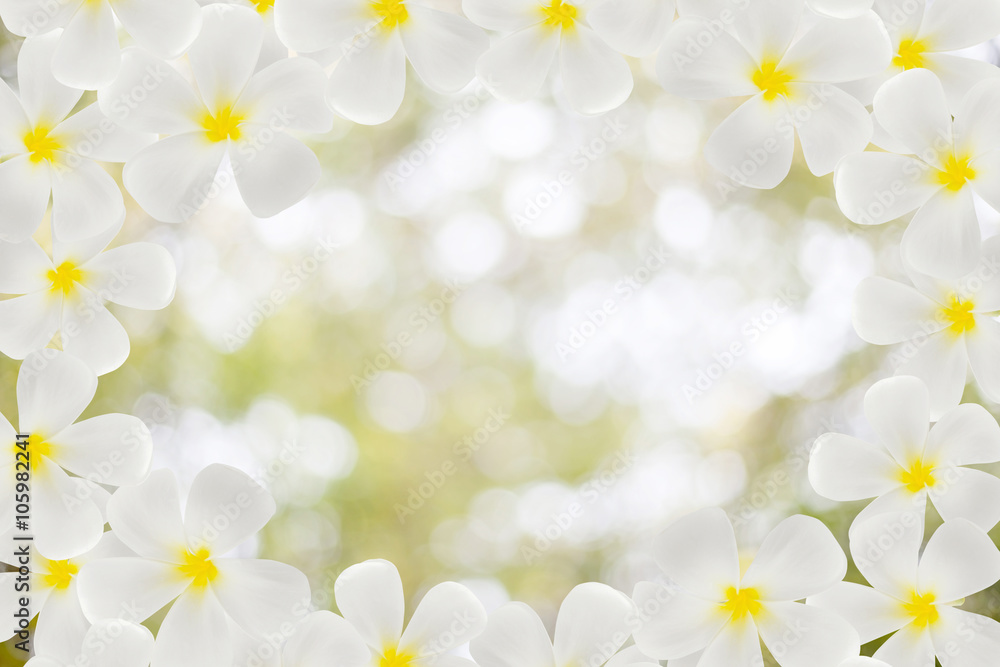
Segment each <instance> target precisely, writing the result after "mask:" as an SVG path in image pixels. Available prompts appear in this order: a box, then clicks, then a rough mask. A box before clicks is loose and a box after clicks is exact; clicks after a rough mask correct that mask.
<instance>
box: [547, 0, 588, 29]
mask: <svg viewBox="0 0 1000 667" xmlns="http://www.w3.org/2000/svg"><path fill="white" fill-rule="evenodd" d="M579 11H580V10H578V9H577V8H576V5H571V4H569V3H567V2H563V0H552V4H550V5H549V6H548V7H542V14H543V15H544V16H545V25H547V26H548V27H550V28H562V29H563V30H572V29H573V26H575V25H576V17H577V14H578V13H579Z"/></svg>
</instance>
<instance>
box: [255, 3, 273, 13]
mask: <svg viewBox="0 0 1000 667" xmlns="http://www.w3.org/2000/svg"><path fill="white" fill-rule="evenodd" d="M250 2H252V3H253V4H254V6H256V7H257V13H258V14H267V12H268V11H270V10H271V9H274V0H250Z"/></svg>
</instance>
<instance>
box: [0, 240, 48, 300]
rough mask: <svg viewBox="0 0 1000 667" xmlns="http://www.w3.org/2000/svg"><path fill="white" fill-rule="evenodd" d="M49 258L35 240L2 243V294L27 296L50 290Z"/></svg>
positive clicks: (0, 253)
mask: <svg viewBox="0 0 1000 667" xmlns="http://www.w3.org/2000/svg"><path fill="white" fill-rule="evenodd" d="M53 268H54V267H53V266H52V262H51V260H49V256H48V255H46V254H45V251H44V250H42V247H41V246H40V245H38V243H36V242H35V241H33V240H29V241H25V242H23V243H0V294H27V293H28V292H35V291H38V290H44V289H48V288H49V287H51V286H52V280H51V279H50V278H49V277H48V272H49V271H51V270H52V269H53Z"/></svg>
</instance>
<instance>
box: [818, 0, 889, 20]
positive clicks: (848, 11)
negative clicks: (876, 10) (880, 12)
mask: <svg viewBox="0 0 1000 667" xmlns="http://www.w3.org/2000/svg"><path fill="white" fill-rule="evenodd" d="M806 4H807V5H808V6H809V8H810V9H811V10H813V11H814V12H816V13H817V14H821V15H823V16H829V17H831V18H835V19H851V18H855V17H857V16H861V15H862V14H865V13H866V12H868V11H870V10H871V8H872V4H874V2H873V0H806Z"/></svg>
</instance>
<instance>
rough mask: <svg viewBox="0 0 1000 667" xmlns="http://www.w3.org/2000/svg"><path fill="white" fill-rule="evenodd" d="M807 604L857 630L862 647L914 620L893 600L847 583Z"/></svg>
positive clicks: (887, 596) (882, 594)
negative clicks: (833, 613)
mask: <svg viewBox="0 0 1000 667" xmlns="http://www.w3.org/2000/svg"><path fill="white" fill-rule="evenodd" d="M808 604H809V605H813V606H816V607H820V608H822V609H829V610H830V611H832V612H835V613H836V614H839V615H840V616H841V617H843V618H844V619H846V620H847V621H848V622H849V623H850V624H851V625H852V626H854V629H855V630H857V632H858V635H859V636H860V639H861V643H862V644H867V643H868V642H870V641H872V640H873V639H878V638H879V637H883V636H885V635H887V634H889V633H890V632H895V631H896V630H899V629H900V628H901V627H903V626H904V625H906V624H907V623H909V622H910V621H911V620H913V619H912V618H911V617H910V616H908V615H907V614H906V613H905V612H904V611H903V608H902V605H901V604H900V602H899V600H897V599H896V598H894V597H892V596H889V595H886V594H885V593H882V592H881V591H878V590H876V589H874V588H869V587H868V586H862V585H860V584H854V583H850V582H847V581H843V582H841V583H839V584H837V585H836V586H834V587H833V588H831V589H830V590H828V591H824V592H823V593H820V594H819V595H814V596H812V597H810V598H809V600H808Z"/></svg>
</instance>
